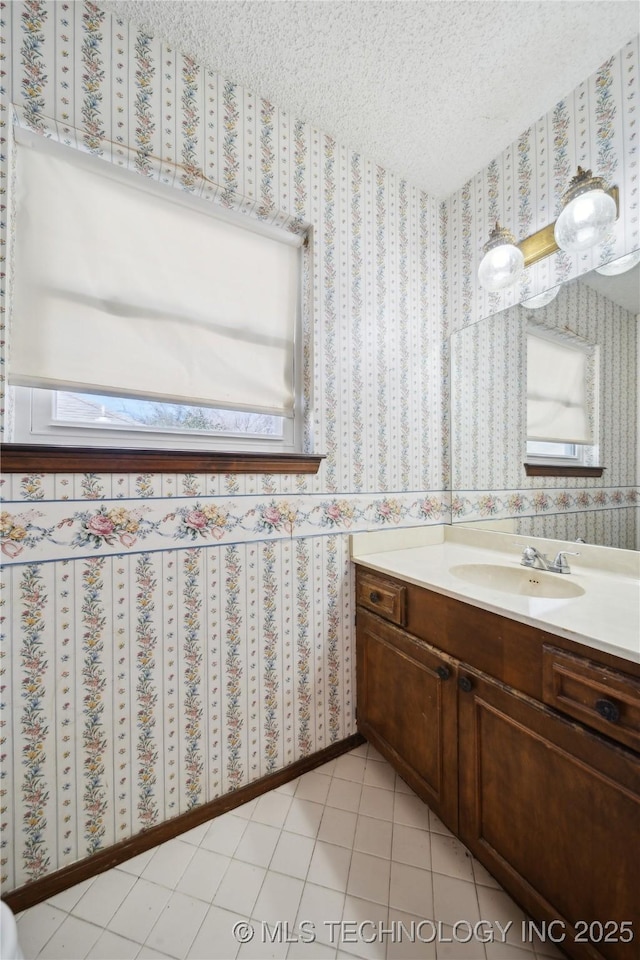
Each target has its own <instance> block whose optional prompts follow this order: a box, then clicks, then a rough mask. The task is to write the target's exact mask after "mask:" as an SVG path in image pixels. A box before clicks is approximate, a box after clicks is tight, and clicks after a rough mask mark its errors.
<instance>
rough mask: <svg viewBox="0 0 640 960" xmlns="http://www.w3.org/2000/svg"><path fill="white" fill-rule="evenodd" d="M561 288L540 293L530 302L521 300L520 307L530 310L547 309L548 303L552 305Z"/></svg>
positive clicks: (529, 300) (553, 288)
mask: <svg viewBox="0 0 640 960" xmlns="http://www.w3.org/2000/svg"><path fill="white" fill-rule="evenodd" d="M559 291H560V287H559V286H558V287H551V289H550V290H545V291H544V292H543V293H539V294H538V295H537V296H535V297H529V299H528V300H521V301H520V306H522V307H527V308H528V309H530V310H538V309H539V308H540V307H546V306H547V304H548V303H551V301H552V300H555V298H556V297H557V296H558V293H559Z"/></svg>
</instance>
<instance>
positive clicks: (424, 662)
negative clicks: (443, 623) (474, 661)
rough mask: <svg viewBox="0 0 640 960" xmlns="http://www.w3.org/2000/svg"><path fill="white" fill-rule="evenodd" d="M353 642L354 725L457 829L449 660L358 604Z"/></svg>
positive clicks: (452, 667)
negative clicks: (355, 698)
mask: <svg viewBox="0 0 640 960" xmlns="http://www.w3.org/2000/svg"><path fill="white" fill-rule="evenodd" d="M357 647H358V654H357V663H358V667H357V668H358V730H359V731H360V733H362V734H364V736H365V737H366V738H367V739H368V740H370V741H371V742H372V743H373V744H375V746H377V747H378V749H379V750H380V751H381V752H382V753H383V754H384V755H385V756H386V757H387V758H388V759H389V760H390V761H391V763H392V764H393V766H394V767H395V769H396V770H397V771H398V773H399V774H400V776H401V777H402V778H403V779H404V780H406V782H407V783H408V784H409V786H410V787H412V788H413V789H414V790H415V791H416V793H417V794H419V796H421V797H422V798H423V799H424V800H426V801H427V802H428V804H429V806H430V807H431V808H432V810H434V811H435V812H436V813H437V814H438V816H439V817H440V818H441V820H443V821H444V823H446V824H447V826H448V827H449V829H450V830H453V831H457V829H458V732H457V731H458V695H457V691H456V678H457V668H456V662H455V661H453V660H452V659H451V658H450V657H448V656H447V655H446V654H443V653H442V652H441V651H439V650H436V649H435V648H434V647H431V646H430V645H429V644H426V643H424V642H419V641H417V640H415V639H414V638H413V637H411V636H409V634H407V633H405V632H404V631H402V630H399V629H398V628H397V627H392V626H390V625H389V624H387V623H383V622H382V621H380V620H379V619H378V618H377V617H375V616H372V614H370V613H368V612H367V611H364V610H362V611H359V612H358V637H357Z"/></svg>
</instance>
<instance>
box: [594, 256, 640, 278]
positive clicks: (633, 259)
mask: <svg viewBox="0 0 640 960" xmlns="http://www.w3.org/2000/svg"><path fill="white" fill-rule="evenodd" d="M637 263H640V250H635V251H634V252H633V253H628V254H627V255H626V257H618V259H617V260H612V261H611V262H610V263H603V264H602V266H601V267H596V273H601V274H602V276H603V277H617V276H618V274H620V273H626V272H627V270H632V269H633V268H634V267H635V265H636V264H637Z"/></svg>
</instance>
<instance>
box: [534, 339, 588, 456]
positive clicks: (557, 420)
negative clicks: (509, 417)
mask: <svg viewBox="0 0 640 960" xmlns="http://www.w3.org/2000/svg"><path fill="white" fill-rule="evenodd" d="M588 362H589V358H588V356H587V354H586V353H585V352H584V351H583V350H580V349H579V348H576V347H572V346H569V345H567V346H565V345H564V344H562V343H560V342H558V341H556V340H551V339H547V338H545V337H539V336H535V335H534V334H528V335H527V439H528V440H545V441H547V442H551V443H593V442H594V440H593V433H592V429H591V425H590V418H589V411H588V407H587V394H588V391H587V369H588Z"/></svg>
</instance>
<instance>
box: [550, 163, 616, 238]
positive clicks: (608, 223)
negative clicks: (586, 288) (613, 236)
mask: <svg viewBox="0 0 640 960" xmlns="http://www.w3.org/2000/svg"><path fill="white" fill-rule="evenodd" d="M565 197H566V206H565V207H564V209H563V210H562V212H561V214H560V216H559V217H558V219H557V220H556V225H555V228H554V231H553V232H554V236H555V241H556V243H557V244H558V246H559V247H560V249H561V250H566V251H567V252H568V253H577V252H578V251H580V250H589V249H590V247H595V245H596V244H597V243H600V241H601V240H604V238H605V237H606V236H607V234H608V233H609V231H610V230H611V227H612V226H613V224H614V223H615V219H616V215H617V210H616V202H615V200H614V199H613V197H610V196H609V194H608V193H606V192H605V189H604V182H603V180H602V179H601V178H599V177H591V171H590V170H588V171H586V174H585V171H582V170H581V169H580V168H579V167H578V176H577V177H574V180H573V181H572V186H570V187H569V190H568V191H567V193H566V195H565Z"/></svg>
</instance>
